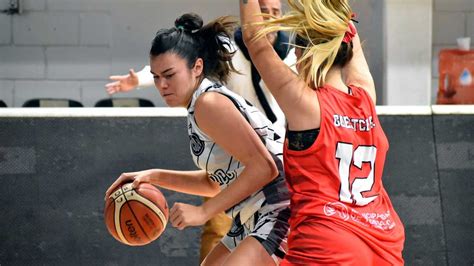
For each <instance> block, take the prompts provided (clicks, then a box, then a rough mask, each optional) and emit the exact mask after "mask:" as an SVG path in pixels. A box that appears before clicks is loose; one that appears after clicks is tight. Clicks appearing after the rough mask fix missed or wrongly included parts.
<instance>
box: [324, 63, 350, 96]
mask: <svg viewBox="0 0 474 266" xmlns="http://www.w3.org/2000/svg"><path fill="white" fill-rule="evenodd" d="M326 84H327V85H329V86H331V87H334V88H336V89H338V90H340V91H343V92H347V86H346V84H345V83H344V81H343V80H342V70H341V68H340V67H332V68H331V69H330V70H329V71H328V73H327V74H326Z"/></svg>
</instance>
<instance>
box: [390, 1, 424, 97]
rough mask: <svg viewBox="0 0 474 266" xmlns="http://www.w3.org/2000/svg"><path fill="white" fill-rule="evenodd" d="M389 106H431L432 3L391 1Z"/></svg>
mask: <svg viewBox="0 0 474 266" xmlns="http://www.w3.org/2000/svg"><path fill="white" fill-rule="evenodd" d="M385 14H386V21H385V22H386V24H385V38H386V51H385V52H386V54H385V72H386V82H385V90H386V94H385V97H386V98H385V103H386V104H388V105H428V104H430V103H431V100H430V97H431V93H430V88H431V66H430V65H431V49H432V48H431V47H432V40H431V39H432V38H431V32H432V0H387V1H386V7H385Z"/></svg>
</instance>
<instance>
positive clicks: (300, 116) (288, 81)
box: [240, 0, 320, 130]
mask: <svg viewBox="0 0 474 266" xmlns="http://www.w3.org/2000/svg"><path fill="white" fill-rule="evenodd" d="M258 14H260V5H259V3H258V0H247V1H244V0H240V18H241V23H242V25H243V26H242V30H243V38H244V42H245V44H246V46H247V48H248V50H249V53H250V57H251V58H252V62H253V63H254V64H255V67H256V68H257V70H258V72H259V73H260V76H261V77H262V79H263V81H264V82H265V84H266V85H267V87H268V89H269V90H270V91H271V93H272V94H273V96H274V97H275V99H276V101H277V102H278V105H279V106H280V107H281V109H282V111H283V112H284V113H285V116H286V118H287V120H288V125H289V128H290V129H292V130H300V129H310V128H315V127H319V124H320V116H319V105H318V101H317V96H316V93H314V91H313V90H312V89H311V88H309V87H308V86H307V84H306V83H305V82H304V80H302V79H300V78H299V77H298V76H297V75H296V74H295V73H294V72H293V71H292V70H291V69H290V68H289V67H288V66H287V65H286V64H285V63H284V62H283V61H282V60H281V59H280V57H279V56H278V54H277V53H276V52H275V50H274V49H273V47H272V45H271V44H270V42H269V41H268V40H267V39H266V38H260V39H257V40H254V39H255V36H256V35H257V32H258V30H259V28H260V26H256V25H254V24H253V23H255V22H262V21H263V18H262V17H261V16H259V15H258ZM270 66H271V67H270Z"/></svg>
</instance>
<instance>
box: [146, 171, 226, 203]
mask: <svg viewBox="0 0 474 266" xmlns="http://www.w3.org/2000/svg"><path fill="white" fill-rule="evenodd" d="M156 173H157V174H156V175H154V176H153V177H152V178H151V180H150V182H151V183H152V184H154V185H157V186H160V187H163V188H166V189H170V190H174V191H177V192H181V193H186V194H191V195H198V196H205V197H213V196H214V195H216V194H217V193H219V191H220V190H219V186H218V185H217V184H213V183H212V181H211V180H210V179H209V177H208V175H207V173H206V171H204V170H197V171H174V170H165V169H157V170H156Z"/></svg>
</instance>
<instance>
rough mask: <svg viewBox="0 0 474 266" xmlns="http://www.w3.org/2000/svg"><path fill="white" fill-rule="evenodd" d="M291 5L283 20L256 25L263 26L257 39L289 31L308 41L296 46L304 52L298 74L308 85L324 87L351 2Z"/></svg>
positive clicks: (306, 0) (293, 0)
mask: <svg viewBox="0 0 474 266" xmlns="http://www.w3.org/2000/svg"><path fill="white" fill-rule="evenodd" d="M288 5H289V7H290V11H289V12H288V13H286V14H285V15H284V16H282V17H281V18H275V17H273V18H271V19H269V20H267V21H263V22H260V23H257V25H261V26H263V27H262V29H261V30H259V32H258V33H257V35H256V37H255V39H258V38H262V37H264V36H266V35H267V34H268V33H271V32H276V31H289V32H291V33H292V35H293V36H295V37H296V36H297V37H299V38H302V39H304V40H306V41H307V43H308V44H307V45H306V47H304V46H298V45H295V46H296V47H298V48H301V49H303V56H302V57H301V58H300V59H299V60H298V63H299V64H300V66H301V67H300V69H299V72H300V74H301V75H302V77H304V79H305V81H306V82H307V83H308V84H309V83H310V82H315V83H316V85H317V87H320V86H323V85H324V82H325V78H326V74H327V73H328V71H329V69H330V68H331V67H332V65H333V63H334V60H335V59H336V56H337V54H338V51H339V48H340V47H341V43H342V40H343V38H344V35H345V33H346V31H347V29H348V27H349V23H350V20H351V17H352V9H351V7H350V6H349V3H348V0H288ZM263 15H264V14H263ZM267 16H268V15H267Z"/></svg>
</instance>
